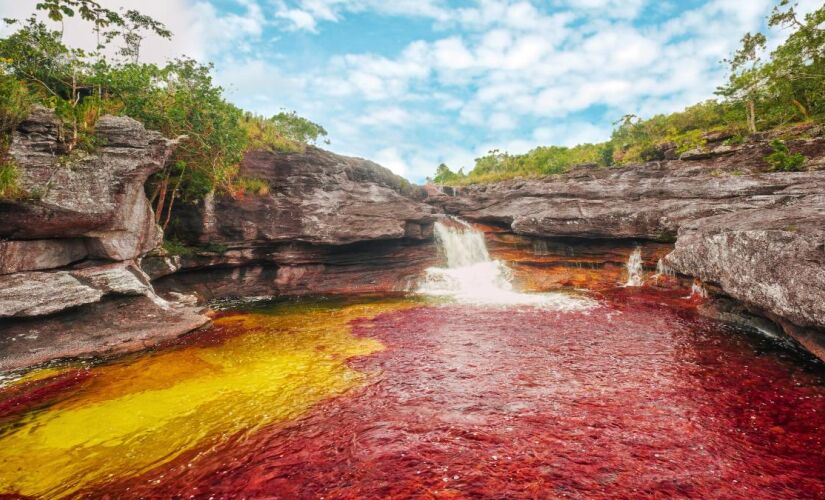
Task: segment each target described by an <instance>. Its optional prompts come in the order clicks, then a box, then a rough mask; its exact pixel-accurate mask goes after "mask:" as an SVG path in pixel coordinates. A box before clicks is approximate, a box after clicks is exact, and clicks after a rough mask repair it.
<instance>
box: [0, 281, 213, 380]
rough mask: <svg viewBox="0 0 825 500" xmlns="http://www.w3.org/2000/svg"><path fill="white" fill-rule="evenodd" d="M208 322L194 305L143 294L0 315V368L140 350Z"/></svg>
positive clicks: (2, 369)
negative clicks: (27, 315)
mask: <svg viewBox="0 0 825 500" xmlns="http://www.w3.org/2000/svg"><path fill="white" fill-rule="evenodd" d="M208 322H209V318H208V317H207V316H205V315H204V314H202V313H201V312H200V309H199V308H197V307H193V306H191V305H187V304H179V303H172V304H171V306H169V307H161V306H159V305H158V304H156V303H155V302H154V301H152V300H151V299H149V298H147V297H137V298H135V297H113V298H109V299H107V300H105V301H103V302H100V303H95V304H91V305H87V306H83V307H80V308H77V309H73V310H71V311H67V312H65V313H63V314H59V315H55V316H49V317H46V318H39V319H37V320H22V321H21V320H16V321H14V322H10V321H9V320H0V372H3V371H8V370H16V369H22V368H26V367H30V366H33V365H37V364H41V363H45V362H48V361H52V360H54V359H61V358H90V357H94V358H99V357H101V356H112V355H117V354H123V353H127V352H132V351H139V350H142V349H146V348H149V347H152V346H154V345H158V344H160V343H161V342H164V341H169V340H171V339H174V338H177V337H179V336H180V335H183V334H185V333H188V332H191V331H192V330H196V329H198V328H200V327H202V326H204V325H205V324H207V323H208Z"/></svg>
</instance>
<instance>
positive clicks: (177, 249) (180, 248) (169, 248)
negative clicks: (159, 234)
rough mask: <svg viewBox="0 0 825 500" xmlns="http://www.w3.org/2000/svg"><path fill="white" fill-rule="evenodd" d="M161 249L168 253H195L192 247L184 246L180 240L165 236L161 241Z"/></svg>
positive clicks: (182, 254) (183, 254)
mask: <svg viewBox="0 0 825 500" xmlns="http://www.w3.org/2000/svg"><path fill="white" fill-rule="evenodd" d="M163 249H164V250H166V252H167V253H169V254H170V255H181V256H186V255H194V254H195V249H194V248H192V247H189V246H186V245H185V244H183V243H181V242H180V241H178V240H176V239H172V238H167V239H165V240H164V241H163Z"/></svg>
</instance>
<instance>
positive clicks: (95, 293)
mask: <svg viewBox="0 0 825 500" xmlns="http://www.w3.org/2000/svg"><path fill="white" fill-rule="evenodd" d="M108 294H119V295H148V296H152V295H154V290H153V289H152V286H151V285H150V284H149V282H148V278H146V277H145V276H144V275H143V273H142V272H141V271H140V270H139V269H138V268H136V267H135V266H133V265H131V264H129V263H115V264H108V265H103V266H91V267H86V268H82V269H76V270H70V271H56V272H27V273H16V274H11V275H6V276H0V318H4V317H32V316H43V315H47V314H53V313H56V312H59V311H63V310H66V309H70V308H74V307H77V306H81V305H85V304H91V303H94V302H99V301H100V300H101V299H102V298H103V297H104V296H105V295H108Z"/></svg>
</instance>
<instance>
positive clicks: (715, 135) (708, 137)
mask: <svg viewBox="0 0 825 500" xmlns="http://www.w3.org/2000/svg"><path fill="white" fill-rule="evenodd" d="M735 135H736V134H734V133H733V132H730V131H727V130H723V131H719V132H707V133H705V134H702V139H704V140H705V141H706V142H708V143H711V144H713V143H719V142H723V141H727V140H728V139H731V138H733V137H734V136H735Z"/></svg>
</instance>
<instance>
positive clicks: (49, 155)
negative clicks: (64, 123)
mask: <svg viewBox="0 0 825 500" xmlns="http://www.w3.org/2000/svg"><path fill="white" fill-rule="evenodd" d="M95 144H96V147H95V149H94V152H93V153H87V152H82V151H77V150H76V151H73V152H71V153H69V152H67V151H66V150H65V145H64V143H63V142H62V141H61V137H60V123H59V120H58V118H57V117H56V116H55V114H54V113H53V112H52V111H50V110H47V109H45V108H40V107H37V108H35V109H34V110H33V111H32V113H31V115H30V116H29V117H28V118H27V119H26V120H25V121H23V123H21V124H20V126H19V127H18V129H17V130H16V131H14V133H13V135H12V141H11V146H10V148H9V155H10V156H11V158H12V159H13V160H14V161H15V163H16V165H17V166H18V169H19V171H20V187H21V189H22V191H23V192H24V193H25V196H24V197H22V198H20V199H12V200H9V199H5V200H0V221H2V223H0V239H2V241H0V358H4V359H5V358H9V359H13V358H16V357H19V353H17V351H16V350H15V349H17V348H18V347H19V348H22V347H23V346H24V345H27V342H25V341H24V340H25V339H29V338H43V337H44V336H43V335H40V334H39V333H37V332H43V331H50V330H48V329H50V328H52V327H55V328H56V325H58V324H60V322H61V321H63V319H62V318H63V316H61V313H64V312H65V311H76V310H81V309H82V310H84V311H90V310H95V311H98V310H99V311H105V310H107V308H108V307H109V305H108V303H109V302H111V301H112V300H114V301H131V302H134V303H135V304H143V305H141V306H140V309H141V310H142V311H144V312H145V313H146V314H147V315H149V316H157V317H161V316H162V317H166V318H169V319H174V318H176V317H179V319H180V321H179V322H177V323H176V322H174V321H172V322H170V323H169V324H166V325H163V326H162V327H159V326H158V325H155V324H153V322H151V321H152V320H147V319H146V317H143V318H141V316H140V315H135V316H131V319H132V320H133V322H132V324H131V327H130V329H128V330H127V331H124V332H120V333H119V334H118V335H120V336H123V335H131V334H132V333H133V331H134V330H140V329H145V330H147V331H148V330H151V329H153V328H154V329H161V330H165V331H167V332H176V333H177V334H181V333H184V332H186V331H189V330H191V329H192V328H195V327H197V326H200V325H203V324H204V323H206V322H207V321H208V318H207V317H206V316H203V315H202V314H199V313H198V312H197V309H195V308H192V307H189V309H188V310H185V311H177V312H178V313H180V314H177V315H176V313H173V311H175V310H176V306H175V305H174V304H169V303H167V302H165V301H162V300H160V299H158V298H157V297H156V296H155V293H154V290H153V288H152V285H151V283H150V281H149V278H148V276H146V275H145V274H144V273H143V271H142V270H141V269H140V267H139V265H138V263H139V260H140V259H141V258H142V257H143V256H144V255H146V254H147V253H148V252H150V251H152V250H154V249H155V248H157V247H158V246H159V245H160V242H161V240H162V232H161V230H160V228H159V227H158V226H157V224H155V218H154V213H153V211H152V208H151V206H150V204H149V201H148V200H147V198H146V194H145V192H144V184H145V182H146V180H147V179H148V177H149V176H150V175H152V174H153V173H154V172H156V171H158V170H159V169H160V168H162V167H163V166H164V164H165V162H166V161H167V159H168V157H169V155H170V154H171V152H172V151H173V148H174V146H175V142H174V141H170V140H168V139H165V138H163V137H162V136H161V135H160V134H159V133H157V132H150V131H147V130H146V129H145V128H144V127H143V125H141V124H140V123H139V122H137V121H135V120H132V119H130V118H125V117H114V116H104V117H102V118H100V120H98V122H97V124H96V137H95ZM127 297H128V298H127ZM120 303H121V304H122V303H123V302H120ZM136 307H137V306H136ZM90 308H93V309H90ZM94 308H99V309H94ZM66 314H69V315H74V314H75V312H68V313H66ZM90 314H91V313H90ZM39 317H48V319H46V320H42V321H44V322H40V323H38V320H28V321H24V320H21V319H20V318H39ZM125 317H126V316H125V315H124V318H125ZM2 318H6V319H2ZM107 321H108V318H107V317H106V315H100V314H97V313H94V314H91V315H87V316H86V317H85V318H84V319H83V321H80V320H78V319H77V317H75V320H73V324H74V325H80V324H82V325H83V328H85V329H88V330H89V331H88V332H85V333H83V334H82V335H91V336H94V335H97V334H96V333H93V332H109V333H113V332H112V324H109V323H107ZM147 321H150V323H147ZM144 323H146V324H144ZM47 324H48V325H51V326H44V325H47ZM120 324H121V325H124V324H125V323H124V322H123V321H121V322H120ZM27 329H28V330H27ZM29 330H30V331H29ZM20 331H29V333H27V334H24V335H22V337H20V339H22V340H20V341H19V342H16V343H14V344H10V343H9V342H11V340H10V339H12V340H16V339H17V337H15V335H17V334H15V333H14V332H20ZM31 332H35V333H31ZM78 332H79V330H78ZM130 332H132V333H130ZM64 334H65V337H64V336H63V335H64ZM49 335H50V337H51V338H52V340H51V341H50V344H51V347H48V348H47V347H42V346H41V347H42V349H45V350H46V351H48V352H51V353H52V354H53V355H54V356H61V355H79V354H84V353H90V352H97V348H96V347H95V343H94V342H85V343H84V342H78V341H77V338H76V337H77V336H78V335H81V333H71V328H68V329H66V331H65V332H64V331H62V330H60V329H57V330H54V332H51V333H50V334H49ZM73 335H74V340H72V338H73V337H72V336H73ZM97 344H98V345H97V347H100V348H101V349H103V350H105V349H104V348H105V347H106V346H104V345H103V344H102V343H100V342H98V343H97ZM14 346H18V347H14ZM61 346H62V347H61ZM80 346H86V347H85V348H87V349H89V351H88V352H85V351H84V352H81V351H83V349H81V347H80ZM41 347H38V348H35V347H32V349H35V350H38V349H41ZM61 349H63V350H61ZM24 358H25V359H29V358H27V357H25V356H24ZM32 359H34V358H32ZM8 363H12V361H9V362H7V363H5V364H8Z"/></svg>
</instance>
